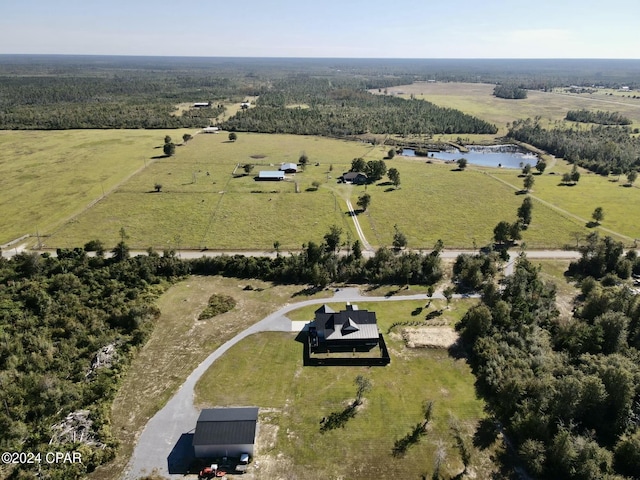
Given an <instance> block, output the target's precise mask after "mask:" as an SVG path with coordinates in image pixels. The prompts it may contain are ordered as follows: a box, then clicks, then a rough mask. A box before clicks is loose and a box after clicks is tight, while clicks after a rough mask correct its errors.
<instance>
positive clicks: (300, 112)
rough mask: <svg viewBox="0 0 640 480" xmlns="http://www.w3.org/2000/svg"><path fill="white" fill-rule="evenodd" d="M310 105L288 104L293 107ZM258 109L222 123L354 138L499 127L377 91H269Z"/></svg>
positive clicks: (266, 130) (233, 127) (482, 130)
mask: <svg viewBox="0 0 640 480" xmlns="http://www.w3.org/2000/svg"><path fill="white" fill-rule="evenodd" d="M299 104H304V107H301V106H297V107H293V108H288V105H299ZM256 105H257V106H256V108H252V109H249V110H244V111H241V112H238V113H237V114H236V115H235V116H233V117H231V118H229V119H228V120H227V121H225V122H224V123H223V124H222V127H223V128H225V129H227V130H238V131H250V132H263V133H294V134H301V135H325V136H348V135H359V134H363V133H378V134H383V133H384V134H399V135H407V134H418V133H421V134H438V133H490V134H493V133H496V132H497V128H496V126H495V125H492V124H490V123H488V122H485V121H484V120H480V119H479V118H476V117H473V116H471V115H467V114H464V113H462V112H460V111H459V110H455V109H451V108H443V107H438V106H436V105H434V104H432V103H430V102H427V101H423V100H406V99H403V98H399V97H392V96H386V95H372V94H370V93H368V92H366V91H364V90H356V89H349V88H343V89H332V90H328V91H317V92H314V93H313V94H309V93H305V94H304V95H296V92H295V91H293V92H281V91H276V92H268V93H265V94H263V95H262V96H261V97H260V98H259V99H258V101H257V104H256Z"/></svg>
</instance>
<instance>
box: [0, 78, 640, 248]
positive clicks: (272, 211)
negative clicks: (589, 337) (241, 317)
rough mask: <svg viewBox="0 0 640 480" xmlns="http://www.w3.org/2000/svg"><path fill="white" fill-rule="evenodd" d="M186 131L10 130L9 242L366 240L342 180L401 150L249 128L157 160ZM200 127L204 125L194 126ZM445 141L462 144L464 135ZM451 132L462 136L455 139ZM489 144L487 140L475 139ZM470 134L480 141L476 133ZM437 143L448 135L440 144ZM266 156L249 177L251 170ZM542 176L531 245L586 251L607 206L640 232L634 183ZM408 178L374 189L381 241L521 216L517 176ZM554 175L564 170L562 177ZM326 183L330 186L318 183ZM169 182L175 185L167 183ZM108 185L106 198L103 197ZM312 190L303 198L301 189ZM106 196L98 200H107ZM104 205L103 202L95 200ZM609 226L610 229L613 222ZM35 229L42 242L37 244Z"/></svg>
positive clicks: (482, 111) (537, 103)
mask: <svg viewBox="0 0 640 480" xmlns="http://www.w3.org/2000/svg"><path fill="white" fill-rule="evenodd" d="M390 91H403V92H404V93H403V95H409V94H412V93H413V94H414V95H416V96H417V97H419V98H426V99H428V100H430V101H433V102H434V103H436V104H439V105H442V106H447V107H454V108H459V109H461V110H463V111H465V112H467V113H471V114H474V115H477V116H479V117H481V118H483V119H485V120H488V121H491V122H494V123H496V124H497V125H498V126H499V127H501V129H502V130H501V132H500V134H503V133H504V128H505V126H506V124H507V122H510V121H512V120H514V119H516V118H526V117H534V116H536V115H539V116H541V117H542V119H543V122H546V123H547V124H553V123H554V122H556V121H561V119H562V118H564V115H565V114H566V111H567V110H569V109H576V108H591V109H608V108H609V107H611V108H610V110H616V111H620V112H621V113H623V114H624V115H627V116H629V117H630V118H632V119H633V120H634V122H635V123H634V126H635V125H637V124H640V101H638V100H637V99H633V98H628V97H623V96H620V95H617V96H613V97H612V96H608V95H606V94H605V93H606V92H598V93H595V94H593V95H589V96H586V95H568V94H560V93H543V92H529V98H527V99H526V100H521V101H513V100H503V99H497V98H495V97H493V96H492V95H491V91H492V86H491V85H484V84H458V83H442V84H441V83H418V84H415V85H410V86H402V87H394V89H390ZM182 133H184V132H183V131H175V130H172V131H145V130H107V131H96V130H87V131H64V132H0V146H1V147H2V148H3V149H4V151H5V152H6V153H7V155H3V160H2V161H0V174H2V176H3V186H4V187H5V188H3V191H2V193H0V203H1V204H2V209H3V215H2V217H1V218H0V243H3V242H7V241H9V240H12V239H14V238H17V237H19V236H22V235H24V234H32V235H34V234H35V233H36V232H37V233H39V234H40V240H41V241H42V243H43V245H44V246H45V247H50V248H56V247H75V246H81V245H83V244H84V243H86V242H87V241H89V240H91V239H95V238H98V239H100V240H102V241H103V242H104V243H105V244H106V245H107V246H109V247H111V246H113V245H115V243H116V242H117V241H119V239H120V237H119V232H120V229H121V228H124V229H125V230H126V232H127V234H128V236H129V238H128V240H127V243H128V244H129V245H130V246H131V247H132V248H138V249H146V248H148V247H155V248H157V249H165V248H178V249H201V248H205V247H207V248H209V249H232V250H236V249H237V250H271V249H272V247H273V243H274V242H276V241H277V242H279V243H280V244H281V248H282V249H283V250H287V249H299V248H300V247H301V245H302V244H303V243H306V242H308V241H310V240H313V241H316V242H319V241H321V240H322V237H323V235H324V234H325V233H326V232H327V231H328V229H329V227H330V226H331V225H338V226H339V227H341V228H342V229H343V233H344V236H343V238H344V239H348V240H350V241H353V240H355V239H356V238H357V236H356V233H355V229H354V228H353V225H352V222H351V219H350V218H349V216H348V214H347V211H346V210H347V208H346V203H345V199H347V198H349V199H351V201H352V203H354V205H355V202H356V201H357V198H358V195H360V194H361V193H363V192H364V191H365V187H357V186H348V185H339V184H337V183H336V177H338V176H339V175H340V174H341V173H342V172H344V171H346V170H348V168H349V166H350V163H351V160H352V159H353V158H355V157H364V158H365V159H367V160H370V159H380V158H383V157H384V156H385V154H386V151H387V149H388V147H383V146H372V145H370V144H367V143H360V142H347V141H339V140H333V139H326V138H319V137H308V136H294V135H264V134H248V133H240V134H239V136H238V140H237V141H236V142H233V143H232V142H229V141H228V140H227V135H226V133H224V132H222V133H220V134H218V135H196V136H195V138H194V139H193V140H192V141H190V142H189V143H188V144H186V145H183V146H179V147H178V148H177V151H176V155H175V156H174V157H171V158H156V159H153V157H157V156H158V155H159V153H161V150H160V148H159V147H160V146H161V144H162V139H163V137H164V135H165V134H169V135H171V136H172V137H173V138H174V140H178V141H179V140H181V137H182ZM191 133H194V132H191ZM446 137H447V138H444V137H443V138H442V139H443V140H452V141H455V140H456V138H454V137H456V136H455V135H450V136H446ZM449 137H451V138H449ZM462 137H463V138H462V140H463V141H472V142H480V143H485V142H487V141H490V140H491V138H488V137H487V136H480V137H478V136H473V137H472V138H471V137H470V136H464V135H463V136H462ZM467 137H469V138H467ZM436 140H437V138H436ZM303 152H305V153H306V154H307V155H308V157H309V159H310V164H309V166H308V167H307V169H306V171H304V172H299V173H297V174H296V175H294V176H290V177H289V179H288V180H287V181H285V182H256V181H254V180H253V177H254V176H255V175H257V173H258V172H259V171H260V170H267V169H276V168H277V167H278V166H279V165H280V163H282V162H296V161H297V159H298V158H299V156H300V155H301V154H302V153H303ZM246 163H251V164H254V165H255V167H254V170H253V171H252V172H251V173H250V174H249V175H244V170H243V169H242V166H243V165H244V164H246ZM549 164H550V167H549V168H548V169H547V171H546V172H545V174H544V175H541V176H536V184H535V185H534V188H533V192H532V195H533V196H534V199H535V200H538V199H539V200H540V201H536V202H535V203H534V212H533V223H532V224H531V226H530V228H529V229H528V230H527V231H526V232H524V235H523V241H524V242H525V243H526V244H527V246H528V247H529V248H559V247H563V246H565V245H574V244H575V243H576V238H579V237H580V236H584V235H586V234H587V233H588V232H589V231H590V230H589V229H587V228H586V223H587V222H588V221H589V220H590V219H591V213H592V212H593V210H594V209H595V208H596V207H598V206H600V207H602V208H603V209H604V212H605V220H604V222H603V223H602V229H603V234H607V235H614V236H615V233H616V232H617V233H619V234H620V235H621V236H620V237H619V238H620V239H621V240H623V241H625V243H626V244H627V245H631V244H633V241H634V239H637V238H640V226H639V225H638V224H637V222H635V221H634V217H633V212H636V211H638V207H639V206H640V189H639V188H637V187H636V188H625V187H623V186H622V183H624V180H623V182H612V181H610V180H612V179H611V178H603V177H599V176H595V175H592V174H588V173H586V172H583V175H582V178H581V181H580V183H579V184H578V185H577V186H575V187H562V186H558V184H559V183H560V181H559V178H560V177H559V175H561V174H562V173H564V172H565V171H568V168H569V167H568V166H567V165H566V163H565V162H563V161H562V160H558V161H556V160H552V161H550V162H549ZM387 165H388V167H389V168H390V167H392V166H393V167H396V168H397V169H398V170H399V171H400V174H401V181H402V185H401V188H400V189H399V190H395V189H393V188H392V187H391V186H390V185H385V184H384V183H385V182H384V180H386V179H383V181H382V182H378V185H370V186H368V187H366V191H367V193H369V194H370V195H371V196H372V203H371V206H370V208H369V210H368V211H367V212H366V213H364V214H361V215H360V216H359V219H360V223H361V225H362V227H363V230H364V232H365V236H366V238H367V240H368V241H369V242H370V243H371V244H373V245H374V246H382V245H387V246H389V245H391V243H392V240H393V232H394V229H393V227H394V225H397V226H398V228H399V229H400V230H401V231H402V232H403V233H405V235H407V237H408V240H409V247H410V248H416V249H429V248H431V247H432V246H433V244H434V243H435V241H436V240H438V239H442V240H443V241H444V243H445V246H446V247H447V248H456V247H472V246H473V245H474V244H475V245H477V246H482V245H486V244H487V243H489V242H490V241H491V239H492V236H493V228H494V226H495V225H496V224H497V223H498V222H499V221H501V220H507V221H514V220H515V218H516V209H517V207H518V206H519V205H520V204H521V203H522V198H523V197H522V196H521V195H516V194H515V193H516V190H515V189H519V188H521V185H522V179H520V178H518V176H517V175H518V173H519V172H517V171H514V170H509V169H491V168H479V167H470V168H469V169H468V170H467V171H465V172H456V171H452V170H453V167H452V166H450V165H446V164H438V163H434V164H426V163H425V162H424V161H423V160H421V159H405V158H398V157H396V158H395V159H394V160H390V161H388V162H387ZM551 173H555V174H556V175H553V174H551ZM313 182H319V183H320V188H319V189H318V190H317V191H316V190H315V189H313V188H312V183H313ZM156 184H161V185H162V190H161V192H154V185H156ZM103 191H104V193H105V194H106V195H105V196H104V197H103ZM296 191H299V193H296ZM94 202H96V203H95V204H94ZM89 207H90V208H89ZM605 229H608V230H605ZM36 242H37V240H36V238H35V237H33V238H32V239H31V244H32V245H34V244H36Z"/></svg>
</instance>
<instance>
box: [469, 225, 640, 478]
mask: <svg viewBox="0 0 640 480" xmlns="http://www.w3.org/2000/svg"><path fill="white" fill-rule="evenodd" d="M582 253H583V256H582V258H581V260H579V261H577V262H575V264H574V265H572V267H571V268H570V269H569V272H570V273H571V274H572V275H577V277H575V278H576V279H577V280H578V281H579V282H580V283H581V285H582V294H581V295H580V296H579V297H577V298H576V299H575V302H576V303H575V305H576V306H575V309H574V313H573V316H572V317H570V318H566V317H562V316H561V315H560V313H559V312H558V310H557V309H556V303H555V286H554V285H553V284H549V283H546V282H545V281H543V280H542V278H541V276H540V269H539V267H536V266H534V265H533V264H532V263H531V262H530V261H529V260H528V259H527V258H526V255H524V254H522V255H521V256H520V257H519V259H518V260H517V262H516V265H515V270H514V274H513V275H512V276H510V277H507V278H506V279H505V280H504V282H503V285H502V286H501V287H498V286H497V285H496V284H495V282H488V283H487V284H486V286H485V287H484V291H483V295H482V302H481V303H480V304H479V305H477V306H475V307H472V308H471V309H470V310H469V311H468V312H467V313H466V314H465V316H464V317H463V319H462V320H461V322H460V323H459V325H458V326H457V328H458V330H459V331H460V334H461V339H462V342H463V345H464V349H465V351H466V352H467V354H468V356H469V361H470V363H471V365H472V368H473V372H474V374H475V376H476V378H477V389H478V392H479V393H480V394H481V395H482V397H483V398H484V399H485V400H486V402H487V408H488V411H489V412H490V413H491V415H492V416H493V419H494V420H495V421H496V422H497V425H498V428H500V429H502V431H503V432H504V434H505V435H506V438H507V443H508V445H509V450H510V455H509V456H510V457H511V458H512V459H514V458H515V459H517V461H518V462H519V463H520V465H521V466H524V467H525V469H526V470H527V471H528V473H529V474H530V475H533V476H535V477H536V478H541V479H546V478H549V479H551V478H565V479H592V478H609V479H622V478H640V476H639V475H640V454H639V453H638V452H640V450H639V448H640V363H639V362H638V360H639V359H640V296H638V295H634V294H633V293H632V292H631V291H630V289H629V288H628V287H627V286H625V285H624V284H622V283H621V281H620V280H621V277H619V276H618V273H620V272H621V271H623V275H622V276H623V277H624V276H626V274H627V267H628V265H629V263H630V265H631V269H632V270H633V271H637V272H638V273H640V262H639V261H638V260H637V256H636V255H635V252H632V253H630V254H624V255H623V253H622V247H621V245H618V244H617V243H616V242H614V241H612V240H611V239H607V238H605V239H599V238H598V237H597V236H593V237H592V238H591V239H590V241H589V242H588V244H587V245H586V246H585V247H584V248H583V252H582ZM591 273H594V274H596V276H597V278H602V280H601V281H599V280H596V277H592V276H585V274H591ZM607 276H608V277H607Z"/></svg>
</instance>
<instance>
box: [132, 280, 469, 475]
mask: <svg viewBox="0 0 640 480" xmlns="http://www.w3.org/2000/svg"><path fill="white" fill-rule="evenodd" d="M454 297H460V296H459V295H455V296H454ZM432 298H444V297H443V295H442V294H441V293H439V292H438V293H436V294H434V295H433V297H432ZM428 299H429V297H428V296H427V295H426V294H419V295H404V296H403V295H397V296H392V297H366V296H363V295H362V294H361V293H360V291H359V290H358V289H357V288H344V289H340V290H338V291H336V292H335V294H334V297H333V298H331V299H314V300H305V301H302V302H298V303H294V304H290V305H287V306H285V307H283V308H281V309H280V310H278V311H277V312H274V313H272V314H271V315H269V316H268V317H266V318H264V319H262V320H261V321H259V322H258V323H256V324H254V325H252V326H251V327H249V328H247V329H246V330H244V331H243V332H241V333H239V334H238V335H236V336H235V337H233V338H232V339H231V340H229V341H228V342H226V343H225V344H223V345H222V346H221V347H220V348H218V349H217V350H216V351H214V352H212V353H211V355H209V357H207V359H206V360H205V361H203V362H202V363H201V364H200V365H199V366H198V367H197V368H196V369H195V370H194V371H193V372H192V373H191V375H189V377H188V378H187V380H186V381H185V382H184V383H183V384H182V386H181V387H180V389H179V390H178V392H177V393H176V394H175V395H174V396H173V398H171V400H169V402H168V403H167V404H166V405H165V406H164V408H163V409H162V410H160V411H159V412H158V413H157V414H156V415H155V416H154V417H153V418H152V419H151V420H149V422H148V423H147V425H146V427H145V429H144V431H143V432H142V435H141V436H140V438H139V439H138V443H137V445H136V448H135V450H134V452H133V456H132V458H131V460H130V462H129V465H128V467H127V470H126V471H125V474H124V476H123V479H126V480H133V479H137V478H139V477H141V476H143V475H145V474H148V473H150V472H151V471H152V470H153V469H157V471H158V473H159V474H161V475H163V476H166V477H168V478H183V477H184V474H183V473H170V467H169V462H170V461H171V462H173V460H174V458H178V457H179V455H176V450H179V449H180V447H182V446H186V447H188V446H189V445H190V437H188V436H187V435H185V434H189V433H193V431H194V429H195V426H196V421H197V419H198V415H199V413H200V412H199V411H198V410H197V409H196V408H195V407H194V406H193V400H194V388H195V385H196V383H197V382H198V380H199V379H200V377H201V376H202V375H203V374H204V373H205V372H206V371H207V369H208V368H209V367H210V366H211V365H212V364H213V363H214V362H215V361H216V360H217V359H218V358H220V357H221V356H222V355H223V354H224V353H225V352H226V351H227V350H229V349H230V348H231V347H232V346H234V345H235V344H236V343H238V342H239V341H241V340H242V339H244V338H246V337H248V336H249V335H252V334H254V333H258V332H266V331H277V332H291V331H293V327H294V324H293V323H292V322H291V320H290V319H288V318H287V317H286V314H287V313H289V312H290V311H292V310H295V309H298V308H300V307H304V306H307V305H319V304H322V303H327V302H336V301H338V302H365V301H366V302H394V301H401V300H425V301H427V300H428ZM295 325H296V326H299V325H300V322H295ZM176 445H179V446H178V447H177V448H175V447H176ZM174 448H175V449H174ZM172 451H173V453H172ZM170 457H171V460H170ZM172 465H173V466H174V468H176V467H178V464H177V463H176V464H172ZM174 468H172V470H173V469H174Z"/></svg>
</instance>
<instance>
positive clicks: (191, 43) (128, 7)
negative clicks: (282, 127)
mask: <svg viewBox="0 0 640 480" xmlns="http://www.w3.org/2000/svg"><path fill="white" fill-rule="evenodd" d="M0 3H2V4H3V5H2V6H1V8H0V53H45V54H96V55H168V56H173V55H177V56H241V57H367V58H635V59H637V58H640V33H638V30H640V28H639V27H640V1H639V0H616V1H615V2H606V1H602V0H600V1H594V0H581V1H574V0H532V1H529V2H522V1H518V0H509V1H506V0H457V1H455V0H450V1H447V0H437V1H433V0H395V1H394V0H391V1H385V2H382V1H378V0H368V1H364V0H322V1H312V2H305V0H261V1H258V0H245V1H227V2H222V1H220V0H209V1H204V0H189V1H187V2H176V1H171V2H169V1H166V0H154V1H151V0H129V1H124V0H101V1H99V0H0Z"/></svg>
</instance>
